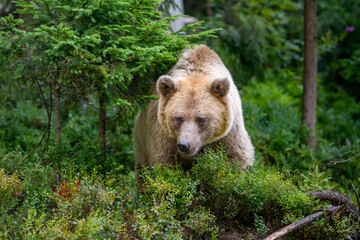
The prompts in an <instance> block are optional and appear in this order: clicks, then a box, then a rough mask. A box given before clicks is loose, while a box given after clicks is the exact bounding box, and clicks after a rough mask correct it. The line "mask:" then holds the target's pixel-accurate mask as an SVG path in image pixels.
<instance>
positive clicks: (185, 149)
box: [177, 141, 190, 154]
mask: <svg viewBox="0 0 360 240" xmlns="http://www.w3.org/2000/svg"><path fill="white" fill-rule="evenodd" d="M177 148H178V149H179V151H180V152H182V153H185V154H187V153H189V150H190V143H188V142H185V141H179V142H178V144H177Z"/></svg>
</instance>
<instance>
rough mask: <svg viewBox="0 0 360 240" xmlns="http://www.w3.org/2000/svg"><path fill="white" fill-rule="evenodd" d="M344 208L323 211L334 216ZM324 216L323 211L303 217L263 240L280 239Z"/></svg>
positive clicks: (338, 207)
mask: <svg viewBox="0 0 360 240" xmlns="http://www.w3.org/2000/svg"><path fill="white" fill-rule="evenodd" d="M344 206H345V205H341V206H336V207H330V208H327V209H325V211H326V213H330V214H334V213H336V212H338V211H339V210H341V209H342V208H343V207H344ZM324 215H325V213H324V211H321V212H317V213H313V214H311V215H309V216H307V217H305V218H304V219H301V220H299V221H297V222H294V223H292V224H290V225H288V226H286V227H283V228H281V229H280V230H278V231H276V232H274V233H272V234H271V235H270V236H268V237H266V238H264V240H274V239H278V238H281V237H283V236H285V235H287V234H289V233H290V232H292V231H294V230H296V229H299V228H302V227H305V226H306V225H308V224H310V223H312V222H313V221H314V220H316V219H318V218H320V217H323V216H324Z"/></svg>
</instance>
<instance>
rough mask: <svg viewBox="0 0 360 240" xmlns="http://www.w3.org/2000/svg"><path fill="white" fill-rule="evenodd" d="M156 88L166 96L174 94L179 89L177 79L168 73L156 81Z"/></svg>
mask: <svg viewBox="0 0 360 240" xmlns="http://www.w3.org/2000/svg"><path fill="white" fill-rule="evenodd" d="M156 88H157V90H158V92H160V93H161V95H163V96H164V97H169V96H171V95H173V94H174V93H175V92H176V89H177V87H176V83H175V80H174V79H173V78H172V77H170V76H168V75H162V76H161V77H159V79H158V80H157V83H156Z"/></svg>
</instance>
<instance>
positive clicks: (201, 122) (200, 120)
mask: <svg viewBox="0 0 360 240" xmlns="http://www.w3.org/2000/svg"><path fill="white" fill-rule="evenodd" d="M195 121H196V123H197V124H198V125H199V126H200V127H202V126H204V125H205V123H206V118H204V117H197V118H196V119H195Z"/></svg>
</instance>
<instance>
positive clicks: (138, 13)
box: [0, 0, 213, 156]
mask: <svg viewBox="0 0 360 240" xmlns="http://www.w3.org/2000/svg"><path fill="white" fill-rule="evenodd" d="M14 2H15V3H16V5H17V10H16V13H18V14H19V15H20V16H23V18H22V19H15V18H14V17H13V15H11V14H10V15H9V16H7V17H3V18H1V25H2V27H1V29H0V52H1V54H5V55H6V56H7V57H8V59H9V65H10V64H12V66H13V67H19V66H20V65H21V66H22V67H23V71H22V73H21V74H22V78H23V80H24V81H25V80H31V79H34V78H36V79H37V80H38V81H39V82H40V83H41V85H42V86H46V85H47V86H49V85H51V84H52V86H53V87H52V89H54V91H55V94H54V96H55V101H54V102H55V103H56V105H55V107H54V108H55V110H56V111H55V115H56V116H55V130H56V139H57V141H60V133H61V126H60V119H61V116H60V114H61V111H60V93H61V95H65V96H66V95H71V96H75V97H77V98H92V99H99V105H100V107H99V111H100V112H99V120H100V124H99V126H100V127H99V128H100V129H99V132H100V138H99V140H100V145H101V147H100V148H101V150H102V151H103V153H104V156H105V143H106V139H105V126H106V125H105V120H106V112H105V111H106V106H108V107H117V108H118V109H119V111H120V112H121V113H122V115H123V116H124V117H127V116H129V115H133V113H135V112H136V111H137V110H138V109H139V108H140V107H142V106H143V105H144V103H145V102H146V100H147V99H149V98H151V96H148V89H149V86H150V85H151V84H152V83H153V82H154V81H155V80H156V78H157V77H158V76H159V75H160V74H162V73H164V72H165V71H166V70H167V69H168V68H169V66H171V65H173V64H174V63H175V61H176V59H177V56H178V55H179V53H181V52H182V51H183V50H184V49H185V48H188V47H189V46H190V44H192V43H195V42H197V41H198V40H199V39H201V37H202V36H209V35H211V34H212V33H213V31H203V32H198V33H195V34H192V35H183V34H181V32H191V31H194V30H195V29H197V28H199V27H200V26H201V24H202V23H200V22H199V23H195V24H191V25H188V26H187V27H184V28H183V29H181V30H179V31H178V32H175V33H171V34H170V33H169V32H168V29H169V27H170V26H169V21H170V20H173V19H175V18H176V17H166V18H164V17H163V13H162V12H160V11H158V10H156V9H158V7H159V4H160V2H161V1H159V0H147V1H142V0H111V1H103V0H92V1H85V0H74V1H72V0H61V1H60V0H30V1H25V0H16V1H14ZM6 80H7V81H11V79H6Z"/></svg>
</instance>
